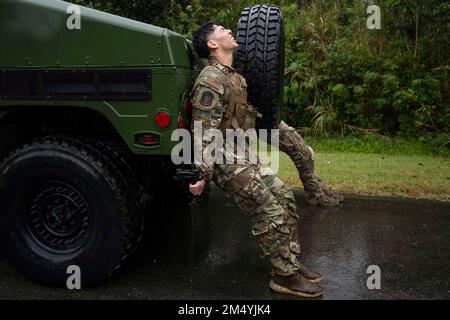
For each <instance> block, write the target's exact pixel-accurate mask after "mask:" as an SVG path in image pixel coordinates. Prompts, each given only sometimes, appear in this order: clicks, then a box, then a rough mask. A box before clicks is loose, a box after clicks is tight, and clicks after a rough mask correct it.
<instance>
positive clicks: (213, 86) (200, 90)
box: [191, 73, 226, 182]
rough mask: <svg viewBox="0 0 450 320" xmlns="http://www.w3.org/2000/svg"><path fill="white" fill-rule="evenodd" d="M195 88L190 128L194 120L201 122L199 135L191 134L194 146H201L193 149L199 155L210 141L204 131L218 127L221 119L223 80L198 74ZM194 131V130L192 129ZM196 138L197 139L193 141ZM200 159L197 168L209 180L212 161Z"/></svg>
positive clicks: (214, 76) (212, 169)
mask: <svg viewBox="0 0 450 320" xmlns="http://www.w3.org/2000/svg"><path fill="white" fill-rule="evenodd" d="M199 77H201V78H199V79H198V80H197V83H196V85H195V88H194V90H193V92H192V98H191V101H192V106H193V110H192V129H194V123H195V121H200V122H201V124H202V133H201V135H198V134H197V135H195V134H193V138H194V146H201V147H202V149H201V150H194V152H198V153H197V154H199V155H201V154H202V153H201V152H202V151H203V150H205V148H206V146H207V145H209V144H210V143H211V142H210V141H209V138H208V137H207V136H206V135H205V131H206V130H208V129H211V128H214V129H219V125H220V123H221V121H222V117H223V113H224V112H225V110H224V95H225V89H226V85H225V80H224V79H222V78H221V77H220V75H217V74H214V73H212V74H209V75H206V76H201V75H200V76H199ZM193 133H194V131H193ZM195 139H198V140H199V141H195ZM202 158H203V157H201V156H200V157H198V159H199V160H202V162H201V163H197V164H196V166H197V168H198V169H199V170H200V171H201V173H202V176H203V179H204V180H205V182H209V181H211V179H212V176H213V172H214V162H213V161H211V162H207V161H206V160H204V159H202Z"/></svg>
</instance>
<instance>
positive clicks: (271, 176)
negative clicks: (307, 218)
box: [259, 166, 300, 258]
mask: <svg viewBox="0 0 450 320" xmlns="http://www.w3.org/2000/svg"><path fill="white" fill-rule="evenodd" d="M259 174H260V175H261V178H262V179H263V182H264V184H265V185H266V186H267V187H268V188H269V190H270V192H271V193H272V195H273V196H274V197H275V198H276V199H277V200H278V201H279V203H280V204H281V206H282V207H283V209H284V212H285V219H286V222H287V226H288V228H289V230H290V243H289V245H290V248H291V251H292V252H293V253H294V254H295V255H296V256H297V258H298V257H299V256H300V241H299V237H298V232H299V223H300V217H299V214H298V212H297V203H296V202H295V198H294V194H293V192H292V190H290V189H289V188H288V187H287V186H286V184H285V183H284V182H283V181H282V180H281V179H280V178H279V177H278V176H277V175H276V174H275V172H273V170H272V169H271V168H269V167H264V166H262V167H261V168H260V170H259Z"/></svg>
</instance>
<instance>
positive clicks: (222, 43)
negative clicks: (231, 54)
mask: <svg viewBox="0 0 450 320" xmlns="http://www.w3.org/2000/svg"><path fill="white" fill-rule="evenodd" d="M208 38H209V40H208V46H209V47H210V48H211V49H221V50H223V51H234V50H235V49H236V48H237V47H238V44H237V42H236V39H234V37H233V34H232V32H231V30H230V29H225V28H224V27H223V26H216V28H215V29H214V32H213V33H211V34H210V35H209V37H208Z"/></svg>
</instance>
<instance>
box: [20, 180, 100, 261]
mask: <svg viewBox="0 0 450 320" xmlns="http://www.w3.org/2000/svg"><path fill="white" fill-rule="evenodd" d="M28 199H29V201H28V204H27V206H26V208H25V212H24V218H25V222H26V223H25V224H26V226H27V227H28V230H29V232H30V234H31V236H32V237H33V239H34V240H35V241H34V242H37V243H38V244H39V245H40V246H41V247H42V248H43V249H46V250H48V251H56V252H58V253H67V252H69V251H73V250H76V249H77V248H79V247H81V246H82V245H83V244H84V243H85V242H86V240H87V236H88V229H89V225H90V220H91V214H90V210H89V206H88V204H87V202H86V200H85V199H84V197H83V196H82V195H81V194H80V193H79V192H78V191H77V190H76V189H75V188H73V187H71V186H69V185H67V184H65V183H62V182H58V181H48V182H44V183H43V184H41V185H40V186H38V187H37V188H36V189H35V190H34V191H33V192H32V193H31V195H30V196H29V198H28Z"/></svg>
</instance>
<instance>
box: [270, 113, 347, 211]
mask: <svg viewBox="0 0 450 320" xmlns="http://www.w3.org/2000/svg"><path fill="white" fill-rule="evenodd" d="M279 139H280V140H279V148H280V150H281V151H283V152H285V153H286V154H288V156H289V157H290V158H291V159H292V161H293V162H294V164H295V166H296V167H297V170H298V172H299V176H300V180H301V181H302V183H303V187H304V189H305V201H306V203H307V204H310V205H322V206H337V205H338V204H339V202H340V201H343V200H344V198H343V197H342V196H341V195H339V194H336V193H334V192H331V191H330V190H329V189H328V188H326V187H325V185H324V183H323V181H322V180H321V179H320V177H319V176H318V175H316V174H315V173H314V151H313V149H312V148H311V147H310V146H308V145H306V144H305V142H304V141H303V139H302V137H301V136H300V134H298V132H297V131H296V130H295V129H294V128H292V127H290V126H288V125H287V124H286V123H285V122H284V121H281V123H280V125H279Z"/></svg>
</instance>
